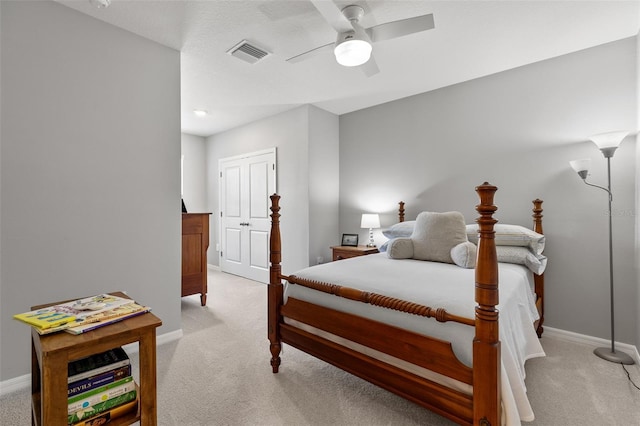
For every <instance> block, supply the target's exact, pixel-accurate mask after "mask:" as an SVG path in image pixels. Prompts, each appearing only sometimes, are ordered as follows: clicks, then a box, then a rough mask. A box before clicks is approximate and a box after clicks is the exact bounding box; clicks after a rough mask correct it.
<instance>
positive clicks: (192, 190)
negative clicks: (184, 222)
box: [180, 133, 207, 213]
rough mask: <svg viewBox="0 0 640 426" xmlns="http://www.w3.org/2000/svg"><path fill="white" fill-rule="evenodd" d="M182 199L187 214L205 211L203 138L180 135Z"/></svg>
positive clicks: (205, 167)
mask: <svg viewBox="0 0 640 426" xmlns="http://www.w3.org/2000/svg"><path fill="white" fill-rule="evenodd" d="M180 146H181V152H182V156H183V157H184V159H183V164H182V189H183V192H182V199H183V200H184V203H185V206H186V207H187V211H188V212H189V213H205V212H206V211H207V187H206V182H207V179H206V176H207V164H206V162H207V156H206V152H205V138H203V137H201V136H194V135H189V134H186V133H183V134H182V137H181V144H180Z"/></svg>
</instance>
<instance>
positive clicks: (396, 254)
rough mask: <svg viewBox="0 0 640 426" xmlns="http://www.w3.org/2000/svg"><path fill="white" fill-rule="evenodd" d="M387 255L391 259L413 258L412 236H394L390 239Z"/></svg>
mask: <svg viewBox="0 0 640 426" xmlns="http://www.w3.org/2000/svg"><path fill="white" fill-rule="evenodd" d="M387 257H389V258H391V259H411V258H412V257H413V241H412V240H411V238H394V239H393V240H391V241H389V245H388V246H387Z"/></svg>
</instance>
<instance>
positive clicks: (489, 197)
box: [268, 182, 544, 426]
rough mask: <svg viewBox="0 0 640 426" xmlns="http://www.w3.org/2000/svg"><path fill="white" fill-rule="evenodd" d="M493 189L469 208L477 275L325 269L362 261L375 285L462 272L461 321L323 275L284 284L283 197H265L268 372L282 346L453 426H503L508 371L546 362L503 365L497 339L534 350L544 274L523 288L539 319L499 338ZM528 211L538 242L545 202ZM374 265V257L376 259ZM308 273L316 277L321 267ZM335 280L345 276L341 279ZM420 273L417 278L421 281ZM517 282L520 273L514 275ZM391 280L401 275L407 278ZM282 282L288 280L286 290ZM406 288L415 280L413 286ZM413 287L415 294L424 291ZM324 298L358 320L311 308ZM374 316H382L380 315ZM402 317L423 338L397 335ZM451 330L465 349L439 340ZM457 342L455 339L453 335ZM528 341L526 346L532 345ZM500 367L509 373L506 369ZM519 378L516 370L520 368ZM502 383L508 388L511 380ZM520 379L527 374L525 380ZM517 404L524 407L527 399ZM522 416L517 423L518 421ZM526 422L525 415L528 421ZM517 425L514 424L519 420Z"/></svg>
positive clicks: (406, 263) (486, 188)
mask: <svg viewBox="0 0 640 426" xmlns="http://www.w3.org/2000/svg"><path fill="white" fill-rule="evenodd" d="M496 190H497V188H496V187H495V186H492V185H490V184H488V183H486V182H485V183H484V184H482V185H480V186H478V187H476V192H477V193H478V196H479V198H480V203H479V204H478V205H477V206H476V210H477V212H478V214H479V218H478V219H477V224H478V234H479V235H478V237H479V238H478V242H477V257H476V265H475V271H474V270H473V269H463V268H458V267H457V266H455V265H444V264H441V263H438V262H425V261H415V260H393V259H388V258H387V257H386V256H385V255H384V254H380V255H378V254H376V255H370V256H364V257H360V258H357V259H358V260H357V261H355V262H354V261H352V260H341V261H338V262H332V265H331V266H330V265H329V264H327V266H326V268H330V267H337V266H338V265H336V264H340V265H339V266H341V267H342V268H345V267H346V266H347V265H349V263H348V262H351V263H353V264H357V263H358V262H361V263H363V265H364V268H367V269H373V270H374V273H375V274H377V275H379V276H382V278H381V279H382V280H384V279H385V278H384V276H385V274H386V271H387V270H389V269H388V267H389V266H393V267H394V268H395V267H396V265H398V267H403V268H407V274H406V275H407V276H410V275H411V274H412V273H416V272H412V271H410V269H411V268H417V267H420V268H422V267H424V266H430V267H435V268H440V269H444V268H448V270H452V269H455V268H458V269H459V270H460V271H464V272H461V273H463V274H466V275H465V280H467V281H469V282H470V283H471V284H470V288H467V293H475V297H473V295H470V296H469V297H470V299H471V303H472V304H473V306H471V308H470V309H471V311H470V312H469V315H468V316H465V315H458V314H456V313H455V311H456V309H455V308H454V309H453V311H454V313H452V312H449V311H448V310H447V309H445V308H443V307H435V308H434V307H430V306H432V304H431V303H430V302H429V300H427V301H426V302H423V303H417V302H416V301H411V300H407V299H408V298H405V299H404V300H403V299H402V298H398V297H393V296H389V293H387V292H386V291H380V292H377V291H371V290H361V289H358V288H356V287H354V286H347V285H344V284H345V283H344V282H343V281H340V282H335V281H334V282H327V281H324V279H323V278H322V277H323V276H324V275H322V274H320V277H321V278H318V277H317V276H316V275H314V274H313V273H311V274H309V275H308V276H307V277H305V274H304V273H302V274H300V273H297V274H296V275H295V276H294V275H290V276H286V275H283V274H282V273H281V265H280V263H281V235H280V213H279V211H280V206H279V199H280V197H279V196H278V195H275V194H274V195H273V196H271V200H272V206H271V211H272V214H271V217H272V227H271V236H270V250H271V253H270V261H271V266H270V283H269V286H268V337H269V341H270V352H271V366H272V370H273V372H274V373H277V372H278V370H279V367H280V362H281V359H280V352H281V349H282V344H283V343H286V344H289V345H291V346H293V347H296V348H298V349H300V350H302V351H304V352H307V353H309V354H311V355H313V356H315V357H317V358H319V359H322V360H324V361H326V362H328V363H331V364H333V365H335V366H337V367H339V368H341V369H343V370H345V371H347V372H350V373H352V374H354V375H356V376H359V377H361V378H363V379H365V380H367V381H369V382H371V383H373V384H376V385H378V386H380V387H382V388H384V389H387V390H388V391H391V392H393V393H395V394H397V395H400V396H402V397H404V398H406V399H408V400H411V401H413V402H415V403H417V404H419V405H421V406H423V407H426V408H428V409H430V410H432V411H434V412H436V413H438V414H440V415H442V416H444V417H447V418H449V419H451V420H453V421H455V422H457V423H459V424H474V425H483V426H487V425H493V426H498V425H501V424H503V422H504V417H503V416H504V413H503V411H504V410H503V408H504V404H505V400H507V399H508V400H509V401H510V400H511V399H512V396H511V395H507V393H511V391H510V390H509V392H504V389H505V387H504V386H505V384H504V383H505V377H504V376H503V375H504V374H505V371H509V374H511V373H510V371H511V370H509V367H510V366H511V364H519V365H520V364H521V365H520V367H517V368H521V367H523V366H524V361H525V360H526V359H528V358H531V357H533V356H542V355H543V353H542V349H541V347H540V348H539V349H538V352H536V351H535V350H533V351H530V352H527V353H524V352H523V354H522V355H521V356H519V358H521V359H518V360H516V361H511V360H510V361H508V362H505V361H504V360H502V356H504V352H508V353H509V354H511V352H513V350H512V348H511V347H508V348H507V349H508V350H505V351H502V352H503V355H502V356H501V349H502V347H501V336H502V335H503V333H504V334H505V337H506V339H507V341H508V342H510V341H511V340H512V338H511V337H512V336H517V335H519V334H531V333H532V334H533V339H534V340H535V344H538V345H539V343H538V342H537V340H538V339H537V337H538V336H540V335H541V334H542V331H543V328H542V324H543V322H544V312H543V310H544V305H543V303H544V301H543V297H544V277H543V275H542V273H541V274H540V275H536V274H531V273H530V274H529V275H530V276H532V277H533V278H532V279H531V281H530V284H529V286H530V287H531V290H530V293H531V294H533V293H534V292H535V294H534V295H533V296H532V297H534V299H533V301H532V303H531V304H532V306H533V308H532V309H533V310H537V316H533V314H532V315H531V317H530V318H531V319H532V321H531V322H529V323H528V324H527V325H525V326H523V328H522V330H524V331H522V330H520V329H517V328H514V329H513V330H511V329H509V330H508V331H503V330H502V329H500V328H499V320H498V318H499V313H498V309H497V308H496V306H497V305H498V303H499V299H498V275H499V270H500V276H501V292H502V291H507V290H503V288H502V287H503V286H505V285H506V284H503V280H502V276H503V274H504V275H505V277H506V278H505V279H504V280H505V282H506V280H510V278H508V277H510V276H511V274H512V272H513V271H511V270H510V269H505V268H507V266H509V265H506V266H504V265H503V264H502V263H500V266H499V263H498V257H497V254H496V243H495V240H494V235H495V233H494V224H495V223H496V222H497V220H495V219H494V218H493V214H494V212H495V211H496V210H497V207H496V206H495V205H494V202H493V198H494V193H495V192H496ZM533 204H534V208H533V218H534V228H533V229H534V231H535V232H537V233H539V234H542V208H541V204H542V201H541V200H534V201H533ZM399 219H400V221H403V220H404V208H403V203H401V204H400V212H399ZM374 256H378V257H379V260H377V259H375V258H374ZM374 261H376V262H387V263H384V268H383V267H380V269H376V268H378V267H377V266H376V264H374V263H373V262H374ZM342 262H347V263H342ZM364 262H368V263H366V264H365V263H364ZM416 262H417V263H416ZM428 264H431V265H428ZM414 265H417V266H414ZM320 266H324V265H320ZM511 267H513V268H515V267H516V265H511V266H509V268H511ZM517 267H520V265H518V266H517ZM308 269H309V270H316V269H318V270H322V268H319V267H312V268H308ZM342 273H343V274H344V271H343V272H342ZM395 273H396V272H394V274H395ZM417 273H418V274H421V272H417ZM516 273H517V274H520V272H518V271H516ZM398 275H404V272H402V273H400V274H398ZM328 276H331V275H328ZM417 276H418V277H420V276H421V275H417ZM474 277H475V279H474ZM283 281H286V284H285V283H283ZM390 281H394V285H395V286H396V287H400V286H401V285H396V284H395V278H394V279H391V280H390ZM413 281H420V279H417V280H416V279H414V280H413ZM474 281H475V283H474ZM293 284H295V285H293ZM418 284H419V285H420V286H422V284H420V283H418ZM444 284H445V285H444V286H441V287H445V286H448V285H449V284H448V283H444ZM285 286H287V287H288V288H297V287H300V288H303V289H304V291H305V292H307V293H309V296H308V297H306V296H305V297H299V296H298V295H297V294H301V293H297V294H296V293H290V294H287V293H286V292H285ZM402 286H404V284H403V285H402ZM358 287H359V288H362V287H360V286H358ZM376 288H378V287H374V290H375V289H376ZM474 289H475V290H474ZM389 291H391V290H389ZM508 291H509V293H504V294H503V293H501V299H500V311H501V315H503V314H504V315H509V317H508V318H509V319H507V320H505V321H504V322H505V327H506V323H507V322H511V321H512V320H511V318H512V317H513V315H512V311H514V309H512V308H510V307H509V306H508V305H507V303H510V302H509V300H510V299H511V298H512V296H511V293H512V292H513V291H512V290H508ZM516 291H519V290H516ZM316 293H317V294H318V295H316ZM392 293H393V292H392ZM336 296H337V297H336ZM323 298H330V299H332V300H338V301H339V302H338V303H342V304H343V305H344V306H346V305H347V304H353V305H358V306H357V307H356V310H355V311H354V312H356V313H352V312H350V311H347V309H346V308H345V309H343V307H342V306H338V307H337V308H336V307H328V306H325V304H324V303H321V302H316V301H315V300H316V299H318V300H322V299H323ZM474 298H475V302H474V301H473V299H474ZM503 298H505V299H508V300H505V302H504V303H505V305H504V306H503V304H502V303H503V302H502V299H503ZM303 299H306V300H303ZM437 299H438V298H437ZM430 300H432V299H430ZM438 300H439V299H438ZM365 305H366V309H371V310H377V311H383V313H382V315H383V318H384V316H385V315H387V316H388V317H389V318H390V320H389V321H386V320H384V319H383V320H380V319H379V318H378V317H377V316H376V317H375V319H372V317H371V315H370V314H368V313H365V314H362V313H360V311H358V309H364V308H361V306H362V307H364V306H365ZM439 306H442V305H439ZM380 307H382V308H385V309H382V310H381V309H380ZM514 312H515V311H514ZM376 315H378V314H376ZM515 315H516V316H523V315H524V314H523V313H522V311H519V312H518V313H516V314H515ZM400 316H402V317H403V318H404V317H411V319H410V320H411V321H418V323H416V324H417V325H416V326H415V327H418V329H419V330H420V331H418V332H416V331H415V327H414V329H411V328H410V327H407V328H404V326H399V325H398V324H400V323H399V322H398V321H396V317H400ZM524 316H525V317H527V318H529V317H528V316H526V315H524ZM425 317H426V318H425ZM430 318H431V319H430ZM434 319H435V320H436V321H434ZM402 321H404V319H402ZM525 322H526V321H525ZM534 322H535V323H534ZM440 323H444V324H440ZM425 324H428V327H430V328H429V329H428V330H427V331H423V326H425ZM500 327H503V324H500ZM458 328H460V329H463V331H461V332H460V333H461V336H465V337H464V339H466V340H465V341H464V342H462V343H460V342H458V340H460V338H457V337H456V338H455V340H454V338H453V337H452V338H451V339H450V338H448V337H443V333H444V336H447V334H446V333H450V332H451V331H450V329H453V330H456V329H458ZM529 328H530V329H531V330H529ZM440 330H444V331H440ZM465 330H468V331H465ZM456 333H458V332H457V331H456ZM465 333H466V334H465ZM536 333H537V336H536ZM518 339H519V337H516V338H515V340H518ZM529 339H530V340H531V337H529ZM452 342H453V343H452ZM509 344H510V343H509ZM529 346H533V344H532V343H530V344H529ZM516 358H518V356H516ZM505 364H508V365H507V369H506V370H505ZM517 368H516V369H517ZM521 369H522V370H523V368H521ZM509 379H510V380H511V381H512V382H513V381H514V379H513V378H512V377H509ZM523 380H524V374H523V373H522V381H523ZM518 392H519V391H514V393H515V394H516V395H515V398H516V399H518V398H519V397H520V398H521V395H520V396H519V395H518ZM525 394H526V391H525ZM503 397H504V398H503ZM524 398H525V399H526V396H525V397H524ZM525 405H527V406H528V400H527V401H526V404H525ZM520 416H523V414H522V413H521V414H520ZM532 416H533V414H532V413H531V419H532ZM524 417H526V415H524ZM519 421H520V418H518V422H519Z"/></svg>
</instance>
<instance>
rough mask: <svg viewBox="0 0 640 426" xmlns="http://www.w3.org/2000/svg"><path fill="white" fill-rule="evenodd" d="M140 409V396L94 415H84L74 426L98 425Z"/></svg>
mask: <svg viewBox="0 0 640 426" xmlns="http://www.w3.org/2000/svg"><path fill="white" fill-rule="evenodd" d="M137 409H138V398H136V399H134V400H133V401H129V402H125V403H124V404H120V405H118V406H116V407H113V408H110V409H109V410H106V411H103V412H101V413H99V414H97V415H95V416H93V417H89V418H87V417H84V420H80V421H78V422H77V423H73V426H97V425H103V424H107V423H109V422H110V421H111V420H114V419H117V418H118V417H122V416H124V415H125V414H128V413H130V412H132V411H136V410H137Z"/></svg>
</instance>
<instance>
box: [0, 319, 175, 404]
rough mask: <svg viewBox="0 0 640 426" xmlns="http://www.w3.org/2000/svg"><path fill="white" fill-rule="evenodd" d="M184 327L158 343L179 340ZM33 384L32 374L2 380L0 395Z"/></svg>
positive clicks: (127, 347) (127, 348)
mask: <svg viewBox="0 0 640 426" xmlns="http://www.w3.org/2000/svg"><path fill="white" fill-rule="evenodd" d="M183 334H184V333H183V332H182V329H180V330H176V331H172V332H169V333H164V334H161V335H159V336H157V337H156V345H157V346H160V345H164V344H165V343H169V342H173V341H174V340H179V339H180V338H181V337H182V336H183ZM123 348H124V350H125V351H127V353H130V354H132V353H137V352H138V349H139V345H138V344H137V343H130V344H128V345H125V346H123ZM30 386H31V374H25V375H23V376H19V377H15V378H13V379H9V380H4V381H2V382H0V397H3V396H4V395H8V394H10V393H11V392H15V391H19V390H23V389H27V388H29V387H30Z"/></svg>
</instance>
